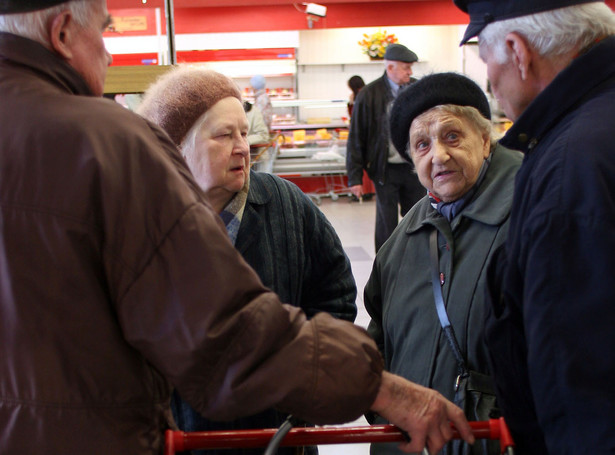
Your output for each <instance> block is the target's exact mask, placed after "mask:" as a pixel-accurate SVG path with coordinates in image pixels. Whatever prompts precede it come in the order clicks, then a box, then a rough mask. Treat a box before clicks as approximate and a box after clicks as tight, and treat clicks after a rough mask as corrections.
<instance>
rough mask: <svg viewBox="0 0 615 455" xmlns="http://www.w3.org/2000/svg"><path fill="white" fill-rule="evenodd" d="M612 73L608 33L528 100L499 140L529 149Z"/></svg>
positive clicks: (614, 53) (612, 41) (614, 51)
mask: <svg viewBox="0 0 615 455" xmlns="http://www.w3.org/2000/svg"><path fill="white" fill-rule="evenodd" d="M614 75H615V36H610V37H608V38H605V39H604V40H602V41H601V42H599V43H598V44H596V45H595V46H594V47H593V48H591V49H590V50H589V51H587V52H586V53H584V54H582V55H580V56H579V57H577V58H576V59H575V60H573V61H572V62H571V63H570V65H569V66H568V67H567V68H565V69H564V70H563V71H561V72H560V73H559V74H558V75H557V76H556V77H555V79H554V80H553V81H552V82H551V83H550V84H549V85H548V86H547V87H546V88H545V89H544V90H543V91H542V92H541V93H540V94H539V95H538V96H537V97H536V99H535V100H534V101H532V103H531V104H530V105H529V106H528V107H527V109H526V110H525V112H523V114H521V116H520V117H519V118H518V119H517V121H516V122H515V123H514V124H513V126H512V127H511V128H510V129H509V130H508V132H507V133H506V135H505V136H504V137H503V138H502V139H501V140H500V143H501V144H502V145H504V146H505V147H508V148H511V149H515V150H523V151H526V152H529V151H531V150H532V148H533V147H534V146H535V145H536V144H537V143H538V142H539V141H540V140H541V139H542V138H543V137H544V136H545V134H547V133H548V132H549V130H551V128H553V126H554V125H555V124H557V122H559V120H560V119H561V118H562V117H563V116H564V115H566V114H567V113H568V112H569V111H570V110H572V109H573V107H574V106H575V105H576V104H578V103H580V102H581V101H582V100H583V99H584V98H585V97H586V96H588V95H589V94H590V92H591V91H592V90H594V89H595V87H596V86H598V85H600V84H601V83H603V82H605V81H606V80H608V79H609V78H612V77H613V76H614ZM555 100H557V102H554V101H555Z"/></svg>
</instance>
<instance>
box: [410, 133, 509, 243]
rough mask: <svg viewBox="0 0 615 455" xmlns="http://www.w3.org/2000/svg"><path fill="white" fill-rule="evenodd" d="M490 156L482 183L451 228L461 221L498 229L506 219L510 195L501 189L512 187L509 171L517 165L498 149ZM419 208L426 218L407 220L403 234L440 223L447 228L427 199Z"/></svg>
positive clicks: (443, 219) (419, 217) (426, 198)
mask: <svg viewBox="0 0 615 455" xmlns="http://www.w3.org/2000/svg"><path fill="white" fill-rule="evenodd" d="M491 153H492V154H493V156H492V158H491V164H490V165H489V168H488V169H487V174H486V175H485V179H484V180H483V182H482V184H481V186H480V188H479V189H478V191H477V192H476V194H475V196H474V199H473V200H472V201H470V202H469V203H468V204H467V205H466V207H465V208H464V209H463V210H462V211H461V213H460V214H459V215H458V216H457V217H455V219H454V220H453V225H456V224H457V223H459V220H460V219H461V217H465V218H470V219H472V220H474V221H477V222H479V223H483V224H487V225H491V226H498V225H500V224H502V223H503V222H504V221H505V220H506V218H508V215H509V213H510V206H511V204H512V198H513V192H512V191H505V190H504V189H503V187H504V188H505V187H507V186H510V187H512V184H513V182H514V179H515V172H511V168H515V167H518V166H519V164H518V162H516V161H513V160H511V159H510V158H509V157H508V155H506V154H504V153H502V149H501V146H499V145H498V146H496V148H495V149H494V150H493V152H491ZM419 204H422V205H423V210H425V211H426V214H425V216H424V217H422V216H416V217H413V218H412V219H411V220H410V222H409V224H408V227H407V229H406V233H407V234H411V233H413V232H415V231H417V230H419V229H421V228H422V227H423V226H425V225H426V224H429V225H436V226H440V223H445V224H448V222H447V221H446V219H445V218H444V217H443V216H442V215H440V214H439V213H438V212H437V211H436V210H435V209H434V208H433V207H431V204H430V203H429V198H428V197H424V198H423V199H421V201H420V202H419Z"/></svg>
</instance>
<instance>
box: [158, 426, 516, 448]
mask: <svg viewBox="0 0 615 455" xmlns="http://www.w3.org/2000/svg"><path fill="white" fill-rule="evenodd" d="M470 427H471V428H472V433H473V434H474V437H475V438H476V439H499V440H500V448H501V450H502V451H501V453H505V452H506V451H507V450H508V449H509V448H511V447H514V443H513V440H512V437H511V435H510V431H509V430H508V427H507V425H506V422H505V421H504V419H503V418H499V419H490V420H486V421H482V422H470ZM276 431H277V429H276V428H271V429H264V430H233V431H195V432H189V433H188V432H184V431H172V430H167V431H166V434H165V451H164V453H165V455H173V454H175V452H176V451H178V452H181V451H184V450H192V449H231V448H244V449H245V448H254V447H266V446H267V444H269V442H270V440H271V438H272V437H273V435H275V433H276ZM453 433H454V434H453V439H460V435H459V433H458V432H457V430H456V429H455V428H453ZM406 440H407V436H406V434H405V433H404V432H403V431H402V430H400V429H399V428H397V427H396V426H394V425H371V426H363V427H307V428H303V427H301V428H293V429H291V430H290V431H289V432H288V434H287V435H286V436H285V437H284V439H283V440H282V442H281V443H280V446H307V445H325V444H356V443H370V442H404V441H406Z"/></svg>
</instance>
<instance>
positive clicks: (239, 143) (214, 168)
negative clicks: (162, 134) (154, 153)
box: [186, 97, 250, 212]
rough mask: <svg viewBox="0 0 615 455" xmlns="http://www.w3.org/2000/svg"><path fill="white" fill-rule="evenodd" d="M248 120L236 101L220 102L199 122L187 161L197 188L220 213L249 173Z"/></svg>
mask: <svg viewBox="0 0 615 455" xmlns="http://www.w3.org/2000/svg"><path fill="white" fill-rule="evenodd" d="M247 134H248V120H247V118H246V114H245V111H244V109H243V106H242V104H241V101H239V100H238V99H237V98H234V97H227V98H223V99H221V100H220V101H218V102H217V103H216V104H214V105H213V106H212V107H211V108H209V110H208V111H207V112H206V113H205V115H204V116H203V118H202V119H201V124H200V125H199V127H198V130H197V131H196V132H195V136H194V144H193V147H194V149H193V153H187V154H186V161H187V163H188V166H189V167H190V169H191V170H192V173H193V174H194V176H195V178H196V180H197V182H198V184H199V185H200V186H201V188H203V190H204V191H205V193H206V194H207V195H208V196H209V199H210V202H211V204H212V205H213V206H214V208H215V209H216V210H217V211H218V212H220V211H222V209H223V208H224V207H225V206H226V204H227V203H228V202H229V201H230V200H231V199H232V198H233V196H234V195H235V194H236V193H238V192H239V191H240V190H241V188H243V186H244V184H245V183H246V179H247V178H248V173H249V171H250V146H249V145H248V141H247V139H246V138H247Z"/></svg>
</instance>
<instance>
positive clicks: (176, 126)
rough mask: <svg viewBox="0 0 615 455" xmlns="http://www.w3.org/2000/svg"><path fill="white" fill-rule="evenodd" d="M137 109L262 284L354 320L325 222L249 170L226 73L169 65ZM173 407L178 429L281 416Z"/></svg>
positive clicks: (274, 420) (344, 269)
mask: <svg viewBox="0 0 615 455" xmlns="http://www.w3.org/2000/svg"><path fill="white" fill-rule="evenodd" d="M138 113H139V114H141V115H142V116H144V117H145V118H147V119H149V120H151V121H153V122H154V123H156V124H158V125H160V126H161V127H162V128H163V129H164V130H166V132H167V133H168V134H169V136H170V137H171V138H172V139H173V141H174V142H175V144H177V146H178V147H179V148H180V150H181V152H182V155H183V156H184V158H185V159H186V162H187V163H188V166H189V167H190V169H191V171H192V173H193V174H194V176H195V179H196V181H197V183H198V184H199V185H200V186H201V188H202V189H203V191H204V192H205V193H206V195H207V196H208V198H209V201H210V203H211V205H212V206H213V207H214V209H215V210H216V211H217V212H218V213H219V214H220V216H221V218H222V221H223V222H224V223H225V225H226V229H227V231H228V235H229V237H230V238H231V241H232V242H233V243H234V245H235V247H236V248H237V249H238V250H239V251H240V253H241V254H242V256H243V257H244V259H245V260H246V261H247V262H248V263H249V264H250V265H251V266H252V268H254V269H255V270H256V271H257V273H258V274H259V276H260V278H261V280H262V281H263V283H264V284H265V286H267V287H269V288H271V289H273V290H274V291H275V292H276V293H277V294H278V295H279V296H280V299H281V300H282V301H283V302H286V303H289V304H292V305H295V306H298V307H301V308H302V309H303V310H304V311H305V313H306V314H307V316H308V317H311V316H313V315H315V314H316V313H318V312H323V311H324V312H328V313H330V314H332V315H334V316H336V317H339V318H341V319H346V320H349V321H354V318H355V316H356V311H357V309H356V305H355V299H356V286H355V282H354V278H353V276H352V272H351V269H350V262H349V260H348V258H347V257H346V255H345V253H344V250H343V248H342V245H341V242H340V240H339V238H338V236H337V234H336V233H335V231H334V229H333V227H332V226H331V224H330V223H329V222H328V221H327V220H326V218H325V217H324V215H323V214H322V212H320V210H319V209H318V208H317V207H316V206H315V205H314V204H313V203H312V201H310V199H309V198H308V197H307V196H306V195H305V194H303V192H302V191H301V190H300V189H299V188H298V187H297V186H296V185H294V184H292V183H290V182H288V181H286V180H283V179H281V178H279V177H277V176H275V175H271V174H266V173H260V172H254V171H250V153H249V146H248V142H247V139H246V136H247V133H248V121H247V118H246V114H245V111H244V108H243V105H242V100H241V94H240V92H239V90H238V88H237V86H236V85H235V83H234V82H233V81H232V80H231V79H229V78H228V77H226V76H224V75H222V74H220V73H217V72H214V71H206V70H202V69H195V68H187V67H184V68H179V69H176V70H173V71H171V72H170V73H167V74H166V75H165V76H163V77H162V78H160V79H159V80H158V81H157V82H156V83H155V84H154V85H153V86H152V87H150V88H149V89H148V90H147V92H146V93H145V96H144V99H143V102H142V103H141V105H140V106H139V108H138ZM280 374H281V375H282V377H281V378H280V380H281V381H283V380H284V379H283V374H284V373H283V372H280ZM174 414H175V418H176V420H177V423H178V425H179V427H180V428H181V429H182V430H185V431H202V430H214V429H218V430H223V429H239V428H272V427H278V426H280V425H281V424H282V423H283V421H284V419H285V418H286V416H285V415H282V414H279V413H277V412H276V411H273V410H270V411H265V412H263V413H261V414H259V415H256V416H252V417H248V418H244V419H240V420H238V421H234V422H226V423H217V422H211V421H207V420H206V419H204V418H203V417H201V416H200V415H199V414H197V413H196V412H195V411H194V410H192V409H191V408H190V407H189V405H188V404H186V403H185V402H183V401H181V399H179V397H177V396H176V397H175V400H174ZM284 450H285V451H288V453H291V452H292V449H283V450H282V451H284ZM257 452H258V453H260V452H261V451H257ZM208 453H211V452H208ZM224 453H226V454H227V453H228V451H224ZM255 453H256V452H255ZM293 453H294V452H293Z"/></svg>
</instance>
